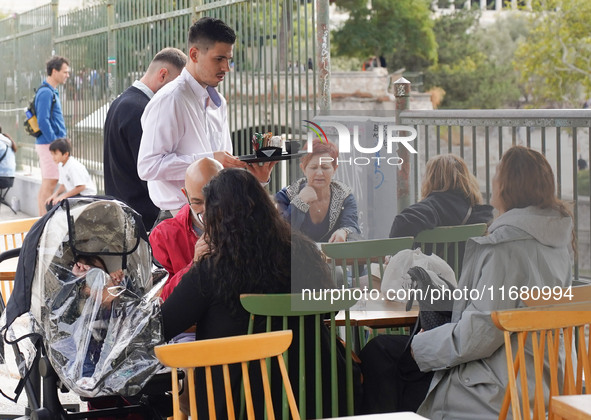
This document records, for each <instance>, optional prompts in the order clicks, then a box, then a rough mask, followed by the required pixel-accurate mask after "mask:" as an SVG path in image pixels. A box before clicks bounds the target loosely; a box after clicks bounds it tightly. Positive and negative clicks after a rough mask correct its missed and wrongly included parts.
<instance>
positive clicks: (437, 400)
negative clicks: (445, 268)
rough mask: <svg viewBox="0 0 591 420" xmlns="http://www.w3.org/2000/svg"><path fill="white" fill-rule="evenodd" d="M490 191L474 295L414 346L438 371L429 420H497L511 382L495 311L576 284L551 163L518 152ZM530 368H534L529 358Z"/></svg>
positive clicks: (470, 256) (475, 257)
mask: <svg viewBox="0 0 591 420" xmlns="http://www.w3.org/2000/svg"><path fill="white" fill-rule="evenodd" d="M492 190H493V195H492V200H491V204H492V205H493V206H494V207H495V208H496V209H497V210H498V211H499V214H500V215H499V217H498V218H497V219H496V220H495V221H494V222H493V223H492V225H491V226H490V227H489V232H490V234H489V235H488V236H484V237H478V238H472V239H470V240H469V241H468V243H467V245H466V252H465V256H464V269H463V271H462V275H461V278H460V282H459V288H460V289H466V290H468V291H471V290H472V291H473V292H472V293H471V294H469V295H468V296H466V297H465V299H463V300H459V301H456V302H455V304H454V310H453V316H452V322H451V323H449V324H445V325H442V326H440V327H438V328H434V329H432V330H430V331H426V332H421V333H419V334H417V335H416V336H415V337H414V338H413V341H412V353H413V357H414V359H415V361H416V363H417V365H418V367H419V368H420V369H421V371H424V372H425V371H434V372H435V373H434V376H433V379H432V381H431V385H430V387H429V391H428V393H427V396H426V398H425V400H424V402H423V404H422V405H421V406H420V408H419V410H418V413H419V414H421V415H423V416H426V417H428V418H430V419H469V420H477V419H496V418H497V417H498V413H499V410H500V408H501V404H502V401H503V396H504V393H505V388H506V387H507V384H508V379H507V365H506V359H505V349H504V344H503V333H502V332H501V331H500V330H498V329H497V328H496V327H495V326H494V324H493V323H492V320H491V317H490V314H491V312H492V311H495V310H500V309H510V308H517V307H521V306H524V305H523V303H522V301H521V300H520V299H519V298H517V299H515V296H513V295H514V294H511V295H509V290H515V288H517V290H520V288H524V289H522V290H532V289H534V288H542V287H543V286H550V287H554V286H560V287H567V286H570V285H571V258H570V254H569V246H570V244H571V241H572V238H573V236H572V217H571V214H570V212H569V211H568V210H567V209H566V208H565V206H564V204H563V203H562V202H561V201H560V200H558V199H557V198H556V191H555V183H554V175H553V173H552V169H551V167H550V165H549V163H548V161H547V160H546V158H545V157H544V156H543V155H542V154H540V153H539V152H536V151H534V150H532V149H529V148H525V147H520V146H516V147H512V148H511V149H509V150H507V152H506V153H505V154H504V155H503V157H502V159H501V162H500V163H499V165H498V166H497V170H496V174H495V176H494V178H493V185H492ZM476 291H477V292H478V293H476ZM477 295H478V296H477ZM514 345H516V344H514ZM529 345H531V343H529ZM530 350H531V349H530ZM526 363H527V364H528V365H529V366H528V370H530V369H533V360H532V359H531V357H529V358H527V359H526Z"/></svg>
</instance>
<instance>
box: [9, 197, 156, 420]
mask: <svg viewBox="0 0 591 420" xmlns="http://www.w3.org/2000/svg"><path fill="white" fill-rule="evenodd" d="M151 267H152V260H151V252H150V247H149V243H148V241H147V235H146V233H145V230H144V228H143V224H142V222H141V219H140V218H139V216H138V215H137V213H135V212H134V211H133V210H132V209H131V208H129V207H128V206H126V205H125V204H123V203H121V202H119V201H116V200H110V199H109V200H107V199H100V198H89V197H82V198H71V199H68V200H64V201H63V202H62V203H61V204H60V205H59V206H56V207H54V208H53V209H52V210H51V211H50V212H49V213H48V214H47V215H46V216H44V217H43V218H42V219H41V220H40V221H39V222H38V223H37V224H36V225H35V226H34V227H33V229H31V231H30V232H29V234H28V236H27V238H26V239H25V242H24V243H23V248H22V250H21V254H20V257H19V263H18V267H17V275H16V279H15V287H14V291H13V295H12V296H11V299H10V301H9V303H8V306H7V310H6V311H5V316H6V326H5V327H3V328H8V330H7V331H6V333H5V336H6V337H7V339H8V340H9V341H13V342H14V341H17V340H18V339H19V338H22V336H23V335H24V334H22V332H18V333H15V331H13V330H12V324H13V322H14V321H15V320H16V319H17V318H19V320H21V321H23V322H21V323H20V324H21V325H22V324H23V323H25V324H27V328H28V333H33V335H32V336H30V337H29V338H27V339H25V340H23V341H25V342H26V341H30V343H29V346H28V347H29V348H36V351H37V352H40V353H41V354H43V356H44V357H45V358H46V359H47V362H48V363H49V365H50V366H51V368H52V370H55V373H56V374H57V377H58V378H59V383H60V384H61V385H63V386H66V387H67V388H68V389H69V390H70V391H72V392H74V393H76V394H78V395H80V396H81V397H87V398H96V397H102V396H112V395H122V396H134V395H136V394H138V393H139V392H140V391H141V390H142V388H144V386H145V385H146V384H147V383H148V381H149V380H150V379H151V378H152V377H153V376H154V374H155V373H156V372H157V371H158V370H159V369H160V368H161V366H160V364H159V363H158V361H157V359H156V358H155V356H154V354H153V348H154V347H155V346H156V345H158V344H161V343H162V342H163V339H162V332H161V322H160V307H159V305H158V303H157V302H156V300H157V299H156V298H154V296H155V295H156V293H157V289H158V288H154V287H152V286H153V282H152V274H151ZM109 273H111V274H109ZM161 283H162V282H161ZM161 283H160V284H161ZM22 344H23V342H22V341H21V342H20V343H19V345H22ZM34 356H35V352H32V354H30V355H29V357H28V358H27V360H26V363H25V364H23V366H26V368H31V366H32V364H33V361H34ZM24 374H25V372H21V376H24ZM44 390H45V386H44ZM44 392H45V391H44ZM43 400H45V398H44V399H43ZM56 418H62V417H59V416H57V417H56Z"/></svg>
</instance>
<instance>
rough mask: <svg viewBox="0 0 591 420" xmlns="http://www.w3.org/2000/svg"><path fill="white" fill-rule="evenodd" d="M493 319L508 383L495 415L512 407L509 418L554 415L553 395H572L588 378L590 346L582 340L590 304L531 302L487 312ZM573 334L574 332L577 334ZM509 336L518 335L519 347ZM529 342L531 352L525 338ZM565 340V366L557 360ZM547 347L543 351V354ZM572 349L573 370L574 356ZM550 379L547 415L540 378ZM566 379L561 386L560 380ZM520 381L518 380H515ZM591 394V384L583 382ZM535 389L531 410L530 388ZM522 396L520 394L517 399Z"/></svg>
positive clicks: (590, 318)
mask: <svg viewBox="0 0 591 420" xmlns="http://www.w3.org/2000/svg"><path fill="white" fill-rule="evenodd" d="M491 316H492V320H493V322H494V323H495V325H496V326H497V328H499V329H500V330H502V331H503V332H504V336H505V354H506V357H507V373H508V377H509V387H508V388H507V390H506V392H505V399H504V401H503V405H502V407H501V411H500V413H499V419H506V418H507V414H508V411H509V405H511V409H512V413H513V419H514V420H521V419H530V418H533V419H534V420H538V419H545V418H546V416H547V417H548V418H549V419H553V418H554V414H553V413H552V412H551V404H552V402H551V399H552V397H553V396H556V395H573V394H581V393H582V392H583V380H584V378H591V359H590V355H591V348H590V347H589V345H587V344H586V343H585V332H586V331H587V332H589V324H590V323H591V302H589V301H587V302H579V303H568V304H558V305H546V306H535V307H529V308H519V309H512V310H504V311H495V312H493V313H492V314H491ZM575 332H578V334H576V333H575ZM512 334H517V340H516V341H517V351H516V355H515V356H513V354H514V350H513V346H512V342H511V336H512ZM528 340H530V341H531V350H529V345H527V346H526V341H528ZM562 340H564V364H563V365H561V364H560V363H559V360H560V357H559V356H560V354H561V353H562V352H561V348H562V346H561V341H562ZM590 344H591V343H590ZM526 347H527V348H528V351H532V352H533V366H534V369H533V372H528V371H527V369H526V367H525V366H526V361H525V360H526V354H527V353H528V351H526ZM546 349H547V354H545V352H546ZM573 352H575V353H576V368H575V364H574V363H573V362H575V361H574V360H573V357H572V356H573ZM548 370H549V372H548ZM544 374H545V376H546V377H548V376H549V377H550V396H549V401H550V403H549V404H550V405H549V406H548V410H549V412H548V413H546V404H545V397H544V389H543V378H544ZM528 375H530V379H531V375H534V379H535V387H534V389H533V390H531V389H528ZM562 376H563V377H564V380H563V383H562V388H560V378H561V377H562ZM518 381H519V384H518ZM584 388H585V392H586V393H587V394H591V387H589V386H585V387H584ZM532 391H533V396H534V398H533V412H532V407H531V404H530V395H531V394H530V392H532ZM520 397H521V398H520Z"/></svg>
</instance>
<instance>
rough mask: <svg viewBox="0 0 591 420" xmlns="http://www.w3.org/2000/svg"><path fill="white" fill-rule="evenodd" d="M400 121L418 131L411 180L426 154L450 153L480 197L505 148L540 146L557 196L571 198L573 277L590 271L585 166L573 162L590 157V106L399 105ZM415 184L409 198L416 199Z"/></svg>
mask: <svg viewBox="0 0 591 420" xmlns="http://www.w3.org/2000/svg"><path fill="white" fill-rule="evenodd" d="M400 123H401V124H404V125H410V126H414V127H415V128H416V129H417V132H418V139H417V142H416V149H417V152H418V153H417V154H416V155H414V158H413V161H412V162H411V165H410V167H411V170H412V173H411V180H410V183H411V185H413V186H419V185H420V182H421V181H420V176H421V174H422V173H423V171H424V165H425V163H426V162H427V160H429V158H430V157H433V156H435V155H438V154H441V153H455V154H457V155H459V156H462V157H463V158H464V159H465V160H466V163H467V164H468V166H469V167H470V168H471V169H472V172H473V173H474V174H475V175H476V177H477V178H478V180H479V182H480V186H481V191H482V192H483V195H484V198H485V200H486V202H489V200H490V196H491V186H492V176H493V174H494V170H495V166H496V164H497V163H498V161H499V160H500V158H501V156H502V154H503V152H504V151H505V150H507V148H509V147H511V146H512V145H516V144H519V145H523V146H528V147H532V148H534V149H536V150H538V151H540V152H542V153H543V154H544V155H545V156H546V157H547V158H548V161H549V162H550V165H551V166H552V169H553V170H554V175H555V177H556V185H557V190H558V191H557V193H558V196H559V197H560V198H562V199H563V200H565V201H567V202H570V203H572V210H573V213H574V217H575V233H576V236H577V248H578V253H577V255H576V257H575V264H574V275H575V278H580V277H591V247H590V243H591V235H590V230H589V227H590V226H591V212H590V202H589V197H590V196H591V172H590V171H589V169H588V167H587V169H585V170H579V167H578V161H579V159H583V160H585V161H586V162H587V163H589V162H591V147H590V143H591V129H590V127H591V110H584V109H574V110H557V109H551V110H550V109H544V110H509V109H507V110H453V111H452V110H450V111H444V110H437V111H403V112H402V113H401V114H400ZM418 190H419V188H415V189H414V194H415V196H414V200H412V201H417V200H418V199H419V197H418V193H419V191H418Z"/></svg>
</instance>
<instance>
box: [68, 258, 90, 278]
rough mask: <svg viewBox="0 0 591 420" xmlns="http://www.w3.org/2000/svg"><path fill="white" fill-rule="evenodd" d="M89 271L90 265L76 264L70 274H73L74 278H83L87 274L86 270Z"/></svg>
mask: <svg viewBox="0 0 591 420" xmlns="http://www.w3.org/2000/svg"><path fill="white" fill-rule="evenodd" d="M90 269H91V266H90V265H87V264H83V263H81V262H77V263H75V264H74V266H73V267H72V274H74V275H75V276H76V277H82V276H85V275H86V273H88V270H90Z"/></svg>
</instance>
